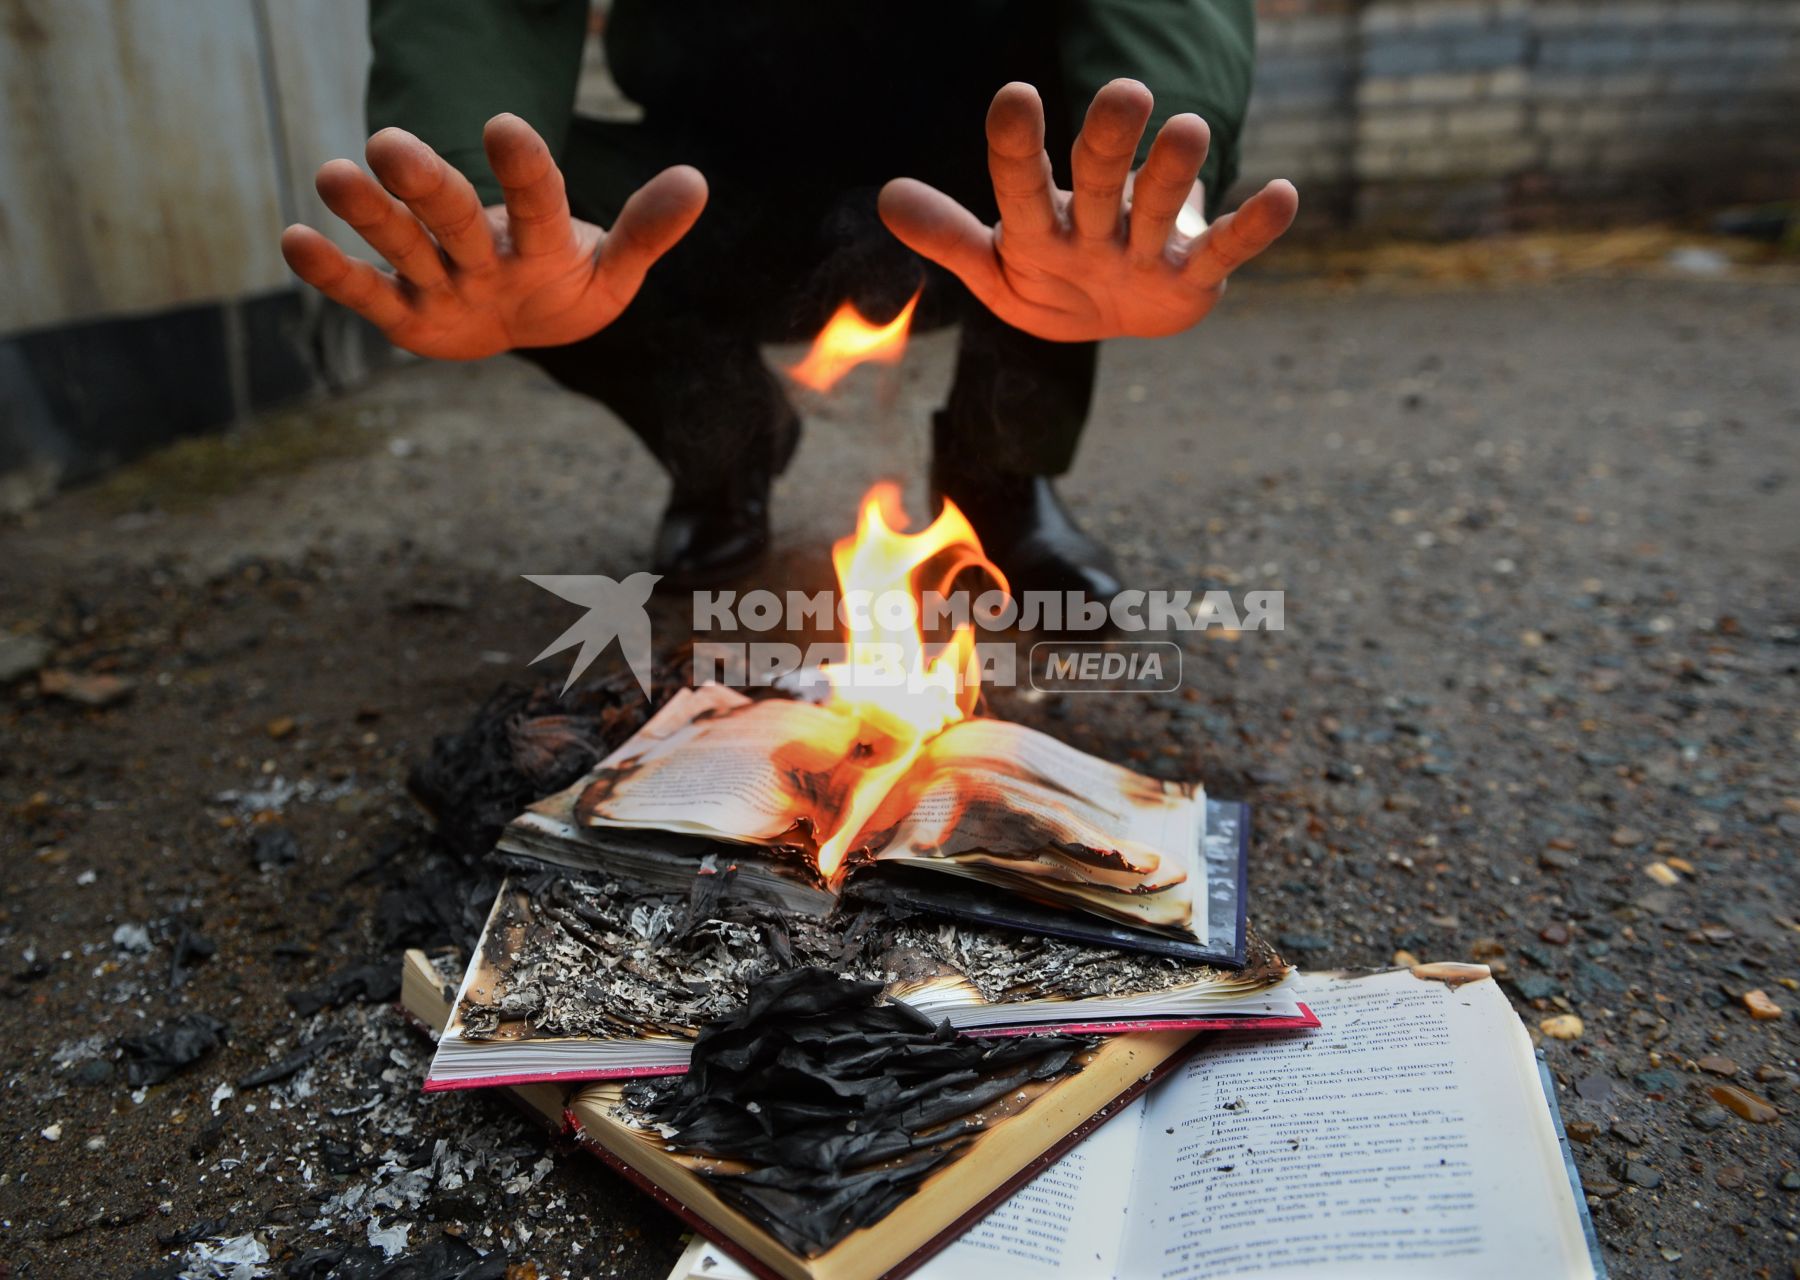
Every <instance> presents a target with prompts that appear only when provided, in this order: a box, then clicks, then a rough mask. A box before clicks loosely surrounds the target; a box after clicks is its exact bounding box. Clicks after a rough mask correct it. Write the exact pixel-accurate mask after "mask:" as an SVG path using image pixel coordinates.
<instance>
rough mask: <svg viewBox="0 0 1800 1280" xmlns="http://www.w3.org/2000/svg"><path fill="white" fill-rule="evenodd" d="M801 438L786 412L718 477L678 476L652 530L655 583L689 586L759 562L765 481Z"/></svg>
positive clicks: (764, 535) (765, 526) (764, 547)
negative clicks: (745, 457) (746, 458)
mask: <svg viewBox="0 0 1800 1280" xmlns="http://www.w3.org/2000/svg"><path fill="white" fill-rule="evenodd" d="M799 441H800V419H799V417H798V415H794V414H792V413H791V411H790V414H789V416H788V417H786V418H785V419H784V420H783V421H782V424H781V426H779V427H778V428H777V429H776V430H775V432H774V433H773V437H772V438H771V439H770V440H769V441H768V442H767V444H766V446H763V447H759V448H757V449H753V450H752V454H753V455H760V456H756V457H754V458H753V460H752V461H750V462H748V463H746V464H744V465H742V466H739V467H737V468H736V469H735V470H733V471H732V472H731V473H730V474H728V475H726V476H724V477H722V478H711V477H709V478H708V479H707V480H704V481H697V480H694V479H684V478H682V477H677V478H676V480H675V490H674V492H673V493H671V494H670V495H669V505H668V506H667V507H666V508H665V509H664V510H663V515H662V523H661V524H660V525H658V526H657V530H656V551H655V553H654V555H653V556H652V564H651V567H652V568H653V569H654V570H655V571H656V572H657V573H660V574H661V575H662V578H663V580H662V581H661V582H660V583H658V584H657V585H658V587H659V588H661V589H663V590H667V589H669V588H677V589H691V588H695V587H709V586H715V585H718V584H720V583H723V582H727V581H729V580H730V579H732V578H733V577H735V576H736V575H738V574H740V573H742V572H743V571H744V570H746V569H749V568H752V567H753V566H755V565H756V564H757V563H758V562H760V561H761V560H762V558H763V556H764V555H766V554H767V553H768V550H769V487H770V485H771V483H772V482H773V480H774V478H775V476H777V475H779V474H780V473H781V472H783V471H785V470H786V469H787V465H788V463H789V462H790V461H792V459H793V456H794V450H795V447H796V446H797V445H798V444H799Z"/></svg>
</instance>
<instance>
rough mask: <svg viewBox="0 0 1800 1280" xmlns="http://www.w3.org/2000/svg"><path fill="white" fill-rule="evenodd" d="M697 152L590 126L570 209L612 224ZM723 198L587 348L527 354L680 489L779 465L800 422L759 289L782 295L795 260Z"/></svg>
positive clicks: (577, 157)
mask: <svg viewBox="0 0 1800 1280" xmlns="http://www.w3.org/2000/svg"><path fill="white" fill-rule="evenodd" d="M688 158H690V157H688V156H687V155H686V154H685V153H684V142H683V140H682V139H680V138H678V137H670V136H668V135H658V134H655V133H653V132H651V131H648V130H646V129H644V128H642V127H639V126H634V125H619V124H604V123H600V122H593V121H581V122H578V123H577V126H576V128H575V130H574V131H573V133H572V135H571V137H570V140H569V144H568V148H567V151H566V153H565V155H564V157H563V163H564V173H565V180H566V182H567V186H568V192H569V204H570V207H571V209H572V211H573V212H574V214H575V216H576V217H578V218H583V219H585V220H588V221H591V222H596V223H599V224H601V225H603V226H608V227H610V226H611V225H612V224H613V223H614V221H615V220H616V219H617V217H618V212H619V209H620V208H621V207H622V206H623V205H624V203H625V201H626V200H627V199H629V198H630V196H631V194H632V193H633V192H634V191H636V190H637V189H638V188H639V187H640V186H642V185H643V183H644V182H646V181H648V180H649V179H650V178H651V177H653V176H654V175H655V174H656V173H658V172H659V171H661V170H662V169H663V168H665V167H667V166H668V165H670V164H674V163H677V162H679V161H681V160H684V159H688ZM719 203H720V201H719V200H717V199H715V200H714V202H713V206H712V207H710V208H709V209H708V210H707V212H706V213H705V214H703V215H702V216H701V219H700V221H699V222H698V223H697V224H696V225H695V226H694V228H693V230H691V231H690V232H689V233H688V234H687V235H686V236H685V237H683V239H682V240H681V242H680V243H678V244H677V245H676V246H675V247H674V248H673V249H671V250H670V251H669V253H668V254H666V255H665V256H664V257H663V259H662V260H661V261H659V262H658V263H656V264H655V265H654V266H653V267H651V269H650V272H649V274H648V275H647V276H646V277H645V280H644V284H643V287H642V288H641V289H640V290H639V292H638V296H637V297H636V298H634V299H633V300H632V302H631V304H630V306H628V307H627V308H626V309H625V311H624V312H623V313H622V314H621V315H620V316H619V317H618V319H616V320H615V321H614V322H613V323H612V324H610V325H608V326H607V327H606V328H604V329H602V330H600V331H599V332H598V333H596V334H594V335H593V336H592V337H589V338H586V339H584V340H583V341H581V342H576V343H570V344H568V345H567V346H561V347H550V348H542V349H538V350H528V351H522V352H520V354H521V355H523V356H525V357H526V358H527V359H529V360H531V361H532V362H533V363H535V364H537V365H538V366H540V367H541V368H543V369H544V370H545V371H546V372H547V373H549V374H550V376H551V377H553V378H555V379H556V380H557V381H558V382H559V383H561V384H562V385H563V386H565V387H568V388H569V389H571V390H573V391H576V392H579V393H580V394H582V395H586V396H588V397H590V398H592V399H594V400H597V401H599V402H600V403H602V404H604V405H606V406H607V408H609V409H611V410H612V411H613V412H614V413H616V414H617V415H618V416H619V418H620V419H621V420H623V421H624V423H625V424H626V426H628V427H629V428H630V429H631V430H632V432H633V433H634V434H635V435H637V437H638V438H639V439H640V440H642V441H643V442H644V444H645V445H646V446H647V447H648V448H649V449H650V451H651V452H652V453H653V454H655V455H656V457H657V459H658V460H659V461H660V462H662V464H663V465H664V466H665V467H666V468H667V469H668V471H669V473H670V475H671V477H672V478H673V479H674V481H675V483H676V486H677V488H678V490H681V489H687V490H690V491H702V490H705V489H707V488H710V487H717V486H719V485H722V484H723V483H724V482H726V481H727V480H730V479H732V478H735V477H737V476H739V475H741V474H743V473H744V472H745V471H746V470H756V469H763V470H765V471H766V470H767V469H769V468H770V467H771V466H774V467H779V465H780V464H781V463H782V462H784V461H785V457H784V456H783V455H784V454H785V452H786V451H787V450H788V449H789V448H791V437H792V431H793V424H794V423H795V421H796V418H795V414H794V410H793V408H792V406H791V405H790V404H789V402H788V399H787V395H786V392H785V390H784V389H783V388H782V386H781V383H780V382H779V381H778V380H777V378H776V377H775V375H774V374H773V373H771V372H770V371H769V369H768V367H767V365H766V364H765V363H764V362H763V359H762V356H761V353H760V351H759V349H758V345H757V342H758V336H759V335H758V332H757V329H758V316H757V307H756V305H755V299H756V297H757V293H758V287H759V286H765V287H766V291H765V296H774V295H775V294H777V293H778V292H779V289H778V288H777V284H778V281H776V280H775V279H773V278H769V277H772V276H775V275H778V274H779V272H780V265H779V264H780V263H781V262H782V261H784V259H785V257H786V256H787V255H784V254H783V253H782V252H781V250H780V247H779V246H770V245H768V244H756V243H754V238H755V237H754V232H755V230H756V229H755V228H748V227H746V226H745V224H744V223H743V222H742V221H741V220H738V219H734V218H733V217H732V216H731V215H730V211H729V210H728V209H727V210H724V211H721V210H720V209H719V208H718V205H719ZM725 203H726V204H729V203H730V201H729V200H727V201H725ZM751 264H756V265H755V266H752V265H751Z"/></svg>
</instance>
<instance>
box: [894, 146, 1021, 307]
mask: <svg viewBox="0 0 1800 1280" xmlns="http://www.w3.org/2000/svg"><path fill="white" fill-rule="evenodd" d="M877 208H878V209H879V211H880V213H881V220H882V222H883V223H885V224H886V225H887V229H888V230H889V231H891V232H893V233H894V236H895V238H896V239H898V240H899V241H900V243H901V244H903V245H905V246H906V247H907V248H908V249H911V250H912V251H913V252H914V253H916V254H918V255H919V256H920V257H922V258H929V259H930V260H931V261H933V262H935V263H937V264H938V265H939V266H940V267H943V268H944V269H945V270H947V271H950V272H952V273H953V274H954V275H955V276H956V277H957V279H959V280H961V281H962V282H963V283H964V284H966V285H967V286H968V287H969V292H971V293H973V294H974V295H975V296H976V297H977V298H979V299H980V300H981V301H982V302H983V303H985V304H987V306H988V307H989V308H990V309H991V308H992V307H993V305H994V299H995V298H996V297H997V296H998V295H999V294H1000V293H1001V292H1002V291H1003V286H1002V278H1001V275H1000V262H999V259H998V258H996V257H995V256H994V233H993V231H992V230H991V229H990V228H988V227H986V226H984V225H982V222H981V220H980V219H979V218H977V217H976V216H975V215H974V214H972V213H970V212H969V211H968V210H967V209H965V208H963V207H962V206H961V205H960V204H958V203H957V202H956V201H954V200H952V199H951V198H950V197H949V196H947V195H945V194H944V193H943V192H941V191H939V190H937V189H935V188H933V187H928V186H926V185H925V184H924V183H923V182H919V181H917V180H916V179H913V178H895V179H894V180H893V181H892V182H890V183H888V184H887V186H885V187H883V188H882V189H881V198H880V201H879V203H878V205H877Z"/></svg>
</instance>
